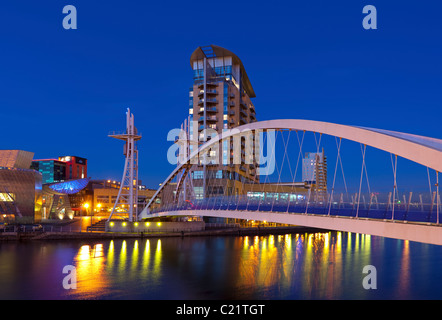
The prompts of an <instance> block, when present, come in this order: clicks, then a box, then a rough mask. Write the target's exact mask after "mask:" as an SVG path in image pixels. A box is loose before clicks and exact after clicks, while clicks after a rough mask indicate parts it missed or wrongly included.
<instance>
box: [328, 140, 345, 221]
mask: <svg viewBox="0 0 442 320" xmlns="http://www.w3.org/2000/svg"><path fill="white" fill-rule="evenodd" d="M341 143H342V138H339V146H338V154H337V155H336V165H335V173H334V175H333V185H332V189H331V193H330V201H329V206H328V214H327V215H330V211H331V206H332V202H333V191H334V190H335V181H336V172H337V171H338V162H339V154H340V152H341Z"/></svg>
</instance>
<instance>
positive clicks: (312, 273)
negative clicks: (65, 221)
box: [0, 232, 442, 299]
mask: <svg viewBox="0 0 442 320" xmlns="http://www.w3.org/2000/svg"><path fill="white" fill-rule="evenodd" d="M66 265H73V266H75V267H76V271H77V289H73V290H66V289H64V288H63V278H64V277H65V276H66V274H63V272H62V271H63V267H64V266H66ZM366 265H373V266H375V267H376V271H377V273H376V276H377V289H376V290H366V289H364V288H363V286H362V281H363V278H364V277H365V276H367V274H364V273H363V272H362V270H363V267H364V266H366ZM441 285H442V246H434V245H428V244H421V243H415V242H409V241H402V240H392V239H386V238H381V237H374V236H368V235H361V234H349V233H343V232H329V233H314V234H313V233H312V234H287V235H268V236H248V237H194V238H189V237H186V238H164V239H149V240H148V239H138V240H134V239H131V240H111V241H101V242H100V241H94V242H84V241H83V242H80V241H46V242H2V243H0V299H442V289H441V288H442V287H441Z"/></svg>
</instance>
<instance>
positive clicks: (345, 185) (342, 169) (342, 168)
mask: <svg viewBox="0 0 442 320" xmlns="http://www.w3.org/2000/svg"><path fill="white" fill-rule="evenodd" d="M335 141H336V146H337V145H338V139H337V137H335ZM338 158H339V163H340V165H341V172H342V179H343V180H344V188H345V194H346V195H347V198H348V189H347V182H346V180H345V175H344V166H343V164H342V155H341V154H340V153H339V157H338Z"/></svg>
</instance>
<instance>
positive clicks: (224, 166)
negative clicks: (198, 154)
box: [188, 45, 258, 199]
mask: <svg viewBox="0 0 442 320" xmlns="http://www.w3.org/2000/svg"><path fill="white" fill-rule="evenodd" d="M190 65H191V68H192V70H193V85H192V87H191V88H190V90H189V127H188V134H189V138H190V140H194V139H195V138H197V139H195V140H197V141H198V144H199V145H201V144H203V143H204V142H206V141H207V140H209V139H210V133H211V132H212V133H216V134H221V133H222V132H223V131H224V130H226V129H231V128H234V127H237V126H240V125H244V124H247V123H251V122H255V121H256V112H255V106H254V105H253V102H252V98H254V97H255V92H254V90H253V87H252V85H251V83H250V80H249V77H248V75H247V73H246V70H245V68H244V65H243V63H242V62H241V60H240V59H239V58H238V56H237V55H235V54H234V53H233V52H231V51H229V50H227V49H224V48H221V47H219V46H215V45H210V46H204V47H198V48H197V49H196V50H195V51H194V52H193V53H192V55H191V57H190ZM195 124H197V125H195ZM195 135H197V137H195ZM247 143H252V144H253V141H247V142H246V141H245V138H242V140H241V150H240V155H238V158H239V159H240V161H234V160H235V159H234V157H235V155H234V154H233V153H231V152H230V150H233V141H230V144H229V142H228V141H223V145H222V146H220V148H219V152H218V155H216V154H212V153H213V152H214V151H208V154H207V159H212V160H209V161H201V162H200V163H199V164H198V165H195V166H194V167H193V168H192V170H191V172H190V177H191V178H192V180H193V181H192V184H193V191H194V195H195V198H196V199H202V198H206V197H213V196H220V195H228V196H229V195H239V194H241V193H243V190H242V185H243V184H244V183H247V182H253V181H255V180H257V179H258V178H257V175H256V165H257V163H256V162H257V161H256V160H255V159H253V158H252V159H246V157H247V156H251V157H253V156H254V152H251V153H252V154H247V153H246V152H245V150H246V148H247V147H251V148H252V149H251V150H254V149H253V146H247V145H246V144H247ZM193 147H195V146H190V150H189V152H190V153H191V152H192V151H193V150H192V148H193ZM214 157H216V158H215V159H216V160H217V161H215V160H213V159H214ZM236 159H237V158H236ZM213 178H216V179H213ZM208 181H211V184H210V185H209V184H208Z"/></svg>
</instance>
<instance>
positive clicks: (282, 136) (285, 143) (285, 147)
mask: <svg viewBox="0 0 442 320" xmlns="http://www.w3.org/2000/svg"><path fill="white" fill-rule="evenodd" d="M290 133H291V130H289V135H288V137H287V142H286V141H285V140H284V135H283V133H282V131H281V139H282V143H283V144H284V155H283V157H282V163H281V170H280V171H279V174H278V182H277V184H276V189H275V192H274V194H275V195H276V196H277V197H278V202H279V200H280V196H279V194H278V189H279V185H280V184H281V173H282V169H283V168H284V161H285V158H286V156H287V146H288V144H289V140H290ZM288 162H289V164H290V161H288ZM276 196H274V197H273V203H272V209H271V210H270V211H271V212H273V206H274V205H275V198H276ZM287 197H288V193H287Z"/></svg>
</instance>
